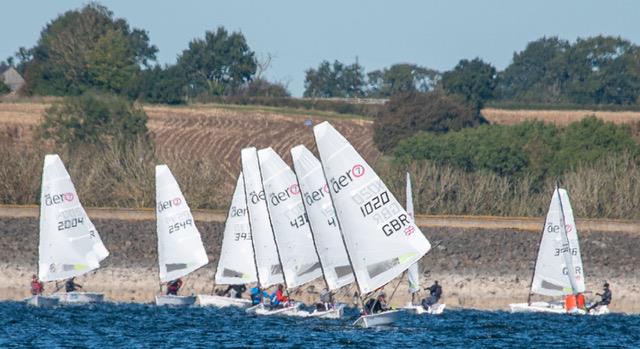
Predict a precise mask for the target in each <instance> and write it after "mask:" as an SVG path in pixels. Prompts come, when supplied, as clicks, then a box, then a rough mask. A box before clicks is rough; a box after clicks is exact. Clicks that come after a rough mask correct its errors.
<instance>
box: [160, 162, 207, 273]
mask: <svg viewBox="0 0 640 349" xmlns="http://www.w3.org/2000/svg"><path fill="white" fill-rule="evenodd" d="M156 224H157V231H158V263H159V266H160V281H161V282H168V281H171V280H175V279H177V278H180V277H183V276H185V275H187V274H189V273H191V272H193V271H195V270H196V269H198V268H200V267H202V266H204V265H206V264H207V263H209V258H208V257H207V253H206V251H205V250H204V246H203V245H202V239H201V237H200V232H199V231H198V228H196V224H195V220H194V219H193V215H192V214H191V210H190V209H189V205H187V201H186V200H185V198H184V196H183V195H182V191H180V187H179V186H178V182H176V179H175V178H174V177H173V175H172V174H171V170H169V167H168V166H167V165H158V166H156Z"/></svg>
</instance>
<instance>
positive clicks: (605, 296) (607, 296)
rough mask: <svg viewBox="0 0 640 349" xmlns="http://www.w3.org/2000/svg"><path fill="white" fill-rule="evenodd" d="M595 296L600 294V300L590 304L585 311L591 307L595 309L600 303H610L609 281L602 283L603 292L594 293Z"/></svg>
mask: <svg viewBox="0 0 640 349" xmlns="http://www.w3.org/2000/svg"><path fill="white" fill-rule="evenodd" d="M596 296H600V298H602V299H600V301H599V302H596V303H594V304H593V305H591V306H590V307H589V308H587V311H591V310H592V309H595V308H597V307H599V306H601V305H609V304H611V296H612V294H611V290H610V289H609V283H608V282H605V283H604V285H603V292H602V293H596Z"/></svg>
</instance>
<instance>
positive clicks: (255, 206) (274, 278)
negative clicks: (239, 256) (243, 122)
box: [241, 148, 284, 288]
mask: <svg viewBox="0 0 640 349" xmlns="http://www.w3.org/2000/svg"><path fill="white" fill-rule="evenodd" d="M241 158H242V174H243V176H244V188H245V196H246V201H247V212H248V213H249V225H250V227H251V238H252V239H253V250H254V253H255V259H256V265H257V267H258V280H259V282H260V286H261V287H264V288H266V287H269V286H272V285H275V284H279V283H282V282H284V279H283V277H282V267H281V266H280V261H279V260H278V251H277V250H276V243H275V240H274V239H273V230H272V228H271V222H270V221H269V211H268V210H267V203H266V202H265V195H264V188H263V187H262V178H261V175H260V165H259V164H258V152H257V151H256V148H245V149H242V152H241Z"/></svg>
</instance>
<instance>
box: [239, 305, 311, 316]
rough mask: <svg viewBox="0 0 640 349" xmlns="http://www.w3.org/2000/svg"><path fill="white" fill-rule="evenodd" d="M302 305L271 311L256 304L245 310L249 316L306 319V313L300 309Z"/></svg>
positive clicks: (307, 314)
mask: <svg viewBox="0 0 640 349" xmlns="http://www.w3.org/2000/svg"><path fill="white" fill-rule="evenodd" d="M301 306H302V303H295V304H294V305H291V306H288V307H284V308H276V309H271V308H269V307H268V306H265V305H264V304H258V305H255V306H253V307H251V308H248V309H247V310H246V312H247V313H249V314H255V315H260V316H297V317H307V316H309V312H308V311H304V310H301V309H300V307H301Z"/></svg>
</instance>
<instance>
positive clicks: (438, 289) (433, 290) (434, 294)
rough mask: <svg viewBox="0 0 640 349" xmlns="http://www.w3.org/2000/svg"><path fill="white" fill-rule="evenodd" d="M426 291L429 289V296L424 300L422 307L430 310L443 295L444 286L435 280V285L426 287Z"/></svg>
mask: <svg viewBox="0 0 640 349" xmlns="http://www.w3.org/2000/svg"><path fill="white" fill-rule="evenodd" d="M424 290H425V291H429V297H427V298H425V299H423V300H422V307H423V308H424V309H425V310H429V308H430V307H431V306H432V305H434V304H436V303H438V301H439V300H440V298H441V297H442V286H440V285H439V284H438V281H437V280H436V281H434V282H433V285H431V286H430V287H427V288H425V289H424Z"/></svg>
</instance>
